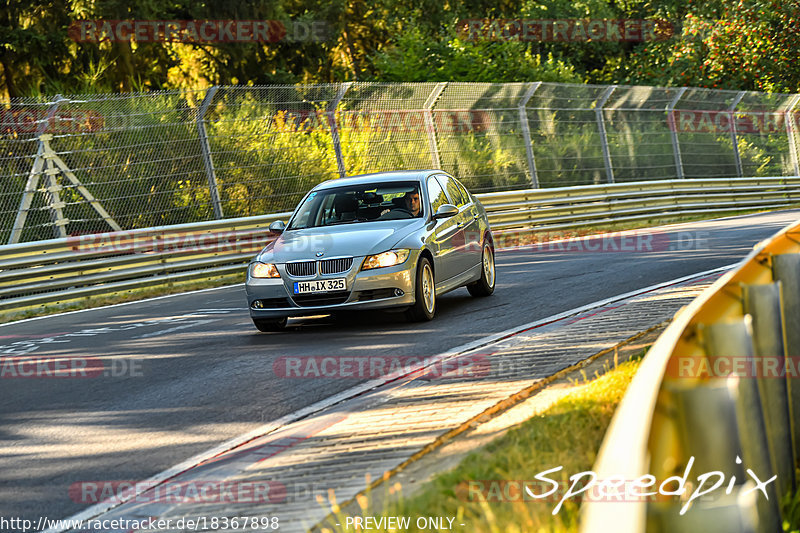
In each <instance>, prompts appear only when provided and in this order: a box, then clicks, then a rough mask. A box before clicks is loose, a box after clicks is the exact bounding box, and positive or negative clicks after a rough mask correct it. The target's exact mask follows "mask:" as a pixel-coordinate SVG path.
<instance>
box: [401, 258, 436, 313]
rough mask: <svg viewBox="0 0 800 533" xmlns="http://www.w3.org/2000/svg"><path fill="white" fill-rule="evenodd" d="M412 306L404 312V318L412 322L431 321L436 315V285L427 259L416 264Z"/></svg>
mask: <svg viewBox="0 0 800 533" xmlns="http://www.w3.org/2000/svg"><path fill="white" fill-rule="evenodd" d="M414 296H415V301H414V305H413V306H411V308H410V309H408V311H406V318H408V320H410V321H412V322H424V321H427V320H431V319H432V318H433V315H435V314H436V284H435V283H434V278H433V267H432V266H431V262H430V261H429V260H428V258H427V257H422V258H420V260H419V263H417V281H416V285H415V289H414Z"/></svg>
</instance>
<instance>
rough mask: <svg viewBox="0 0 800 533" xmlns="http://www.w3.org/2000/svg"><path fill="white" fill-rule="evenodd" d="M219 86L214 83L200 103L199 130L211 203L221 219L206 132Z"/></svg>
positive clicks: (198, 114) (212, 162)
mask: <svg viewBox="0 0 800 533" xmlns="http://www.w3.org/2000/svg"><path fill="white" fill-rule="evenodd" d="M218 90H219V86H217V85H214V86H213V87H211V88H209V89H208V91H207V92H206V96H205V98H203V102H202V103H201V104H200V109H199V110H198V111H197V132H198V134H199V135H200V148H201V150H202V151H203V163H204V164H205V166H206V175H207V176H208V190H209V192H210V193H211V204H212V205H213V206H214V218H216V219H218V220H219V219H221V218H223V217H224V214H223V211H222V203H221V202H220V199H219V189H218V188H217V173H216V172H215V171H214V160H213V159H212V158H211V145H210V144H209V142H208V134H207V133H206V124H205V116H206V111H207V110H208V106H209V105H210V104H211V101H212V100H213V99H214V95H215V94H217V91H218Z"/></svg>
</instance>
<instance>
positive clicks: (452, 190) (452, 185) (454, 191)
mask: <svg viewBox="0 0 800 533" xmlns="http://www.w3.org/2000/svg"><path fill="white" fill-rule="evenodd" d="M436 178H437V179H438V180H439V183H441V184H442V185H443V186H444V189H445V191H447V196H449V197H450V200H452V203H453V205H455V206H457V207H463V206H465V205H467V200H466V199H465V198H464V197H463V196H462V194H461V189H459V188H458V184H456V182H455V180H453V179H452V178H450V177H449V176H443V175H439V176H436Z"/></svg>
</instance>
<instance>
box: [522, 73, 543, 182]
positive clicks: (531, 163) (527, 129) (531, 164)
mask: <svg viewBox="0 0 800 533" xmlns="http://www.w3.org/2000/svg"><path fill="white" fill-rule="evenodd" d="M541 85H542V82H540V81H537V82H535V83H533V84H532V85H531V86H530V87H529V88H528V90H527V91H526V92H525V94H524V95H523V96H522V100H520V101H519V106H518V108H519V123H520V126H521V127H522V140H523V142H524V143H525V155H526V156H527V157H528V172H529V173H530V178H531V186H533V188H534V189H538V188H539V175H538V174H537V172H536V159H534V157H533V144H532V142H533V141H531V126H530V124H529V123H528V110H527V109H525V107H526V106H527V105H528V101H529V100H530V99H531V97H532V96H533V93H535V92H536V91H537V90H538V89H539V87H540V86H541Z"/></svg>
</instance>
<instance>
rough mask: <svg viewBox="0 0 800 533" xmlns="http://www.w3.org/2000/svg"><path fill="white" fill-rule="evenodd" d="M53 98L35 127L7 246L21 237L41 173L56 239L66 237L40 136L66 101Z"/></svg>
mask: <svg viewBox="0 0 800 533" xmlns="http://www.w3.org/2000/svg"><path fill="white" fill-rule="evenodd" d="M55 98H56V99H55V100H54V101H53V102H51V103H50V108H49V109H48V110H47V117H46V118H45V119H44V120H43V121H41V122H39V125H38V126H37V127H36V143H37V145H38V146H37V150H36V157H35V158H34V160H33V167H31V172H30V174H28V181H27V182H26V183H25V190H24V192H23V193H22V200H21V201H20V203H19V208H18V209H17V216H16V217H15V219H14V226H13V228H12V229H11V236H10V237H9V238H8V244H15V243H18V242H19V240H20V238H21V237H22V228H23V227H24V226H25V220H26V219H27V218H28V211H30V208H31V204H32V203H33V196H34V194H36V191H37V187H38V185H39V179H40V177H41V175H42V174H43V173H44V174H46V178H45V186H46V188H47V189H46V190H47V199H48V203H49V204H50V207H51V209H52V211H51V214H52V219H53V224H54V231H55V236H56V238H58V237H66V235H67V233H66V229H65V227H64V226H65V225H66V224H67V222H68V221H67V220H66V219H64V214H63V211H62V210H61V208H62V207H63V204H62V203H61V198H60V197H59V194H58V191H59V187H58V183H57V182H56V179H55V177H54V174H55V172H53V171H51V169H52V168H53V167H52V166H51V165H50V162H49V159H48V160H47V161H45V156H46V154H45V149H44V142H43V140H42V136H43V135H45V132H46V131H47V125H48V124H50V122H51V121H52V120H53V117H55V115H56V112H57V111H58V107H59V106H60V105H61V102H66V101H67V99H66V98H64V97H63V96H61V95H60V94H57V95H56V97H55ZM45 163H46V164H45ZM44 167H47V168H46V169H45V171H44V172H42V169H43V168H44Z"/></svg>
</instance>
